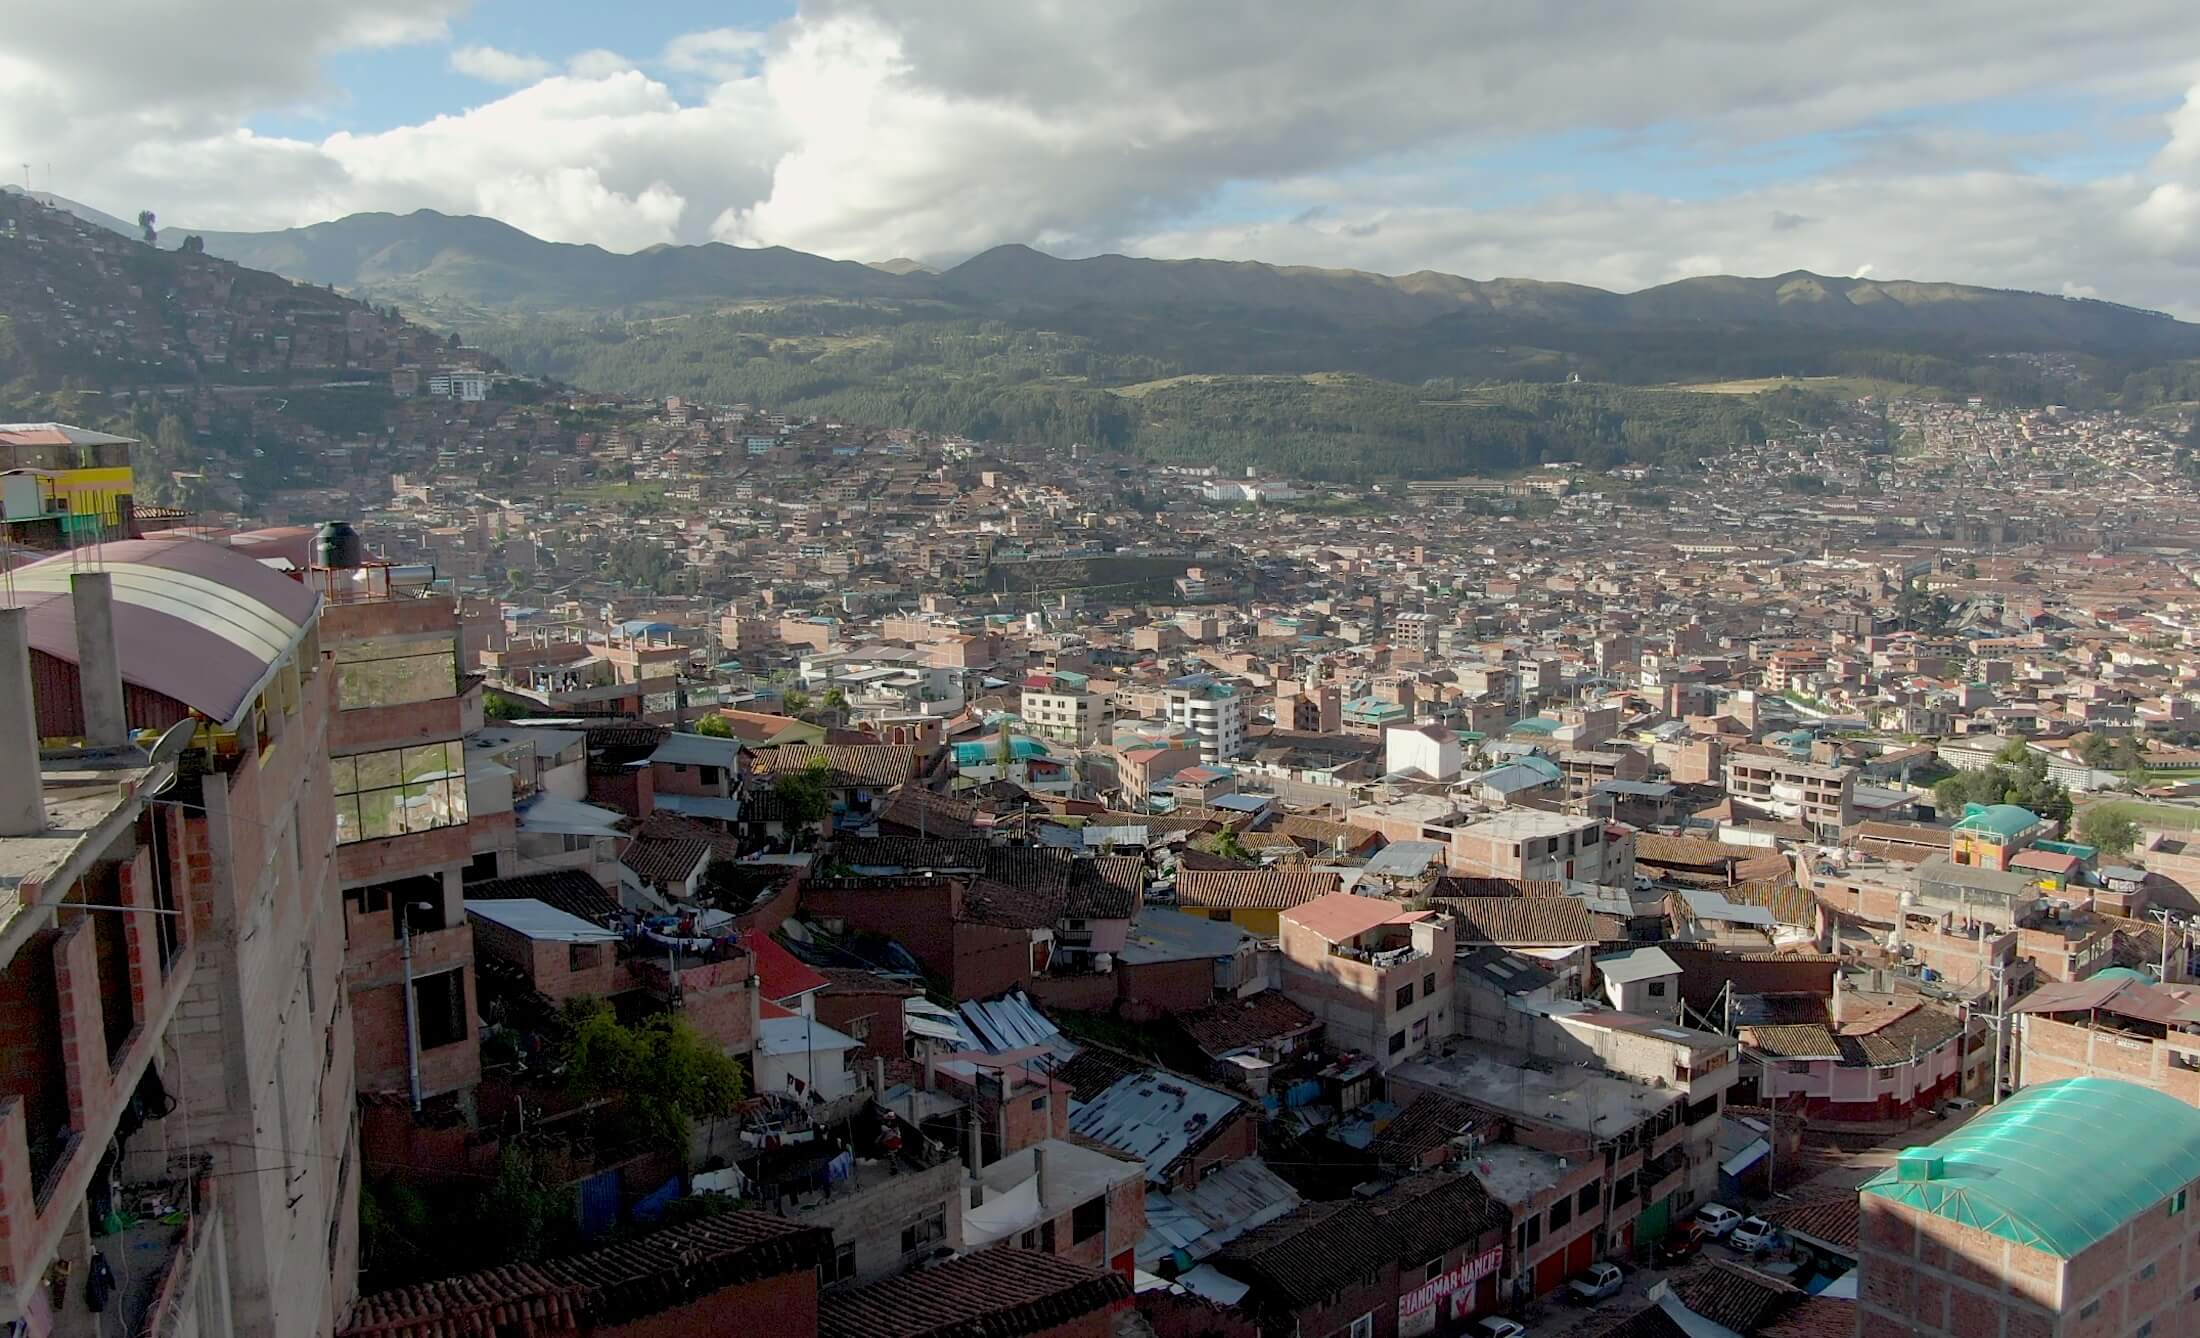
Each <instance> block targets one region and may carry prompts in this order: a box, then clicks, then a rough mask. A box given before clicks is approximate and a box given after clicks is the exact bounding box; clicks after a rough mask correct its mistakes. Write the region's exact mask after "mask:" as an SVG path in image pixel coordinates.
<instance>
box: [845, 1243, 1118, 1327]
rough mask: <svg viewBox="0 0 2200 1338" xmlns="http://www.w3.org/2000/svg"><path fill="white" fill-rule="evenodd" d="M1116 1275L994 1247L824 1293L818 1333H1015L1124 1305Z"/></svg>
mask: <svg viewBox="0 0 2200 1338" xmlns="http://www.w3.org/2000/svg"><path fill="white" fill-rule="evenodd" d="M1130 1296H1131V1285H1130V1283H1129V1282H1127V1281H1125V1280H1124V1278H1123V1276H1122V1275H1121V1274H1119V1273H1114V1272H1110V1271H1107V1270H1105V1269H1098V1268H1090V1267H1087V1266H1086V1265H1084V1264H1073V1263H1071V1262H1070V1261H1068V1260H1066V1259H1058V1258H1056V1257H1055V1256H1053V1255H1048V1254H1040V1253H1038V1252H1037V1251H1034V1250H1019V1249H1013V1248H1009V1247H998V1248H994V1249H990V1250H979V1251H977V1252H976V1253H974V1254H966V1255H964V1256H963V1257H962V1258H960V1259H955V1260H951V1261H950V1262H948V1263H945V1264H941V1265H939V1266H938V1267H935V1268H927V1269H924V1270H922V1271H919V1272H914V1273H905V1274H903V1275H901V1276H900V1277H895V1278H887V1279H885V1280H883V1281H880V1282H874V1283H872V1284H870V1285H869V1286H866V1287H857V1288H855V1289H854V1290H852V1291H844V1292H838V1293H835V1294H834V1295H831V1296H827V1297H825V1298H824V1299H823V1300H822V1301H821V1302H820V1303H819V1305H818V1314H817V1332H818V1338H1016V1335H1022V1334H1038V1333H1046V1332H1048V1331H1050V1330H1053V1329H1057V1328H1060V1327H1061V1326H1063V1325H1066V1324H1069V1323H1071V1322H1072V1321H1074V1320H1078V1319H1081V1318H1083V1317H1085V1316H1087V1315H1091V1314H1095V1313H1098V1312H1101V1311H1105V1310H1111V1309H1114V1308H1115V1307H1117V1306H1119V1305H1124V1304H1127V1303H1128V1302H1129V1300H1130Z"/></svg>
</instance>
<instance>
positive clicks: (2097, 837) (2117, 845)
mask: <svg viewBox="0 0 2200 1338" xmlns="http://www.w3.org/2000/svg"><path fill="white" fill-rule="evenodd" d="M2078 839H2079V840H2081V841H2083V842H2085V843H2086V844H2087V845H2089V846H2094V847H2097V848H2098V849H2099V850H2100V852H2101V853H2102V854H2104V855H2127V854H2130V853H2131V849H2132V847H2133V846H2136V845H2138V844H2139V824H2138V823H2136V822H2133V821H2132V820H2131V819H2130V818H2128V817H2125V816H2124V814H2123V812H2122V811H2121V810H2120V809H2118V808H2117V807H2116V806H2115V805H2114V804H2099V805H2096V806H2095V807H2093V808H2089V809H2087V810H2086V811H2085V812H2084V813H2082V814H2080V815H2079V817H2078Z"/></svg>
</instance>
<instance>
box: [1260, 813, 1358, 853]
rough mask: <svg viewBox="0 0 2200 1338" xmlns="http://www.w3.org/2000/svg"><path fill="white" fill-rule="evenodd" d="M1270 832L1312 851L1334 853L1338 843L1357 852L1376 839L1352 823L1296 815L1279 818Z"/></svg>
mask: <svg viewBox="0 0 2200 1338" xmlns="http://www.w3.org/2000/svg"><path fill="white" fill-rule="evenodd" d="M1269 831H1271V832H1272V833H1274V834H1275V835H1277V836H1281V837H1284V838H1286V839H1288V840H1291V841H1295V842H1298V843H1300V844H1302V845H1304V846H1306V847H1308V848H1310V849H1318V850H1323V851H1333V850H1335V849H1336V848H1337V842H1338V841H1340V840H1341V841H1343V842H1344V848H1345V849H1346V850H1357V849H1359V848H1360V847H1361V846H1363V845H1366V844H1367V843H1368V842H1369V841H1371V840H1373V839H1375V833H1373V832H1369V831H1362V830H1360V829H1358V828H1355V827H1353V826H1352V825H1351V824H1350V823H1344V822H1331V821H1330V820H1329V819H1327V818H1310V817H1307V816H1305V815H1304V814H1298V813H1294V814H1291V815H1289V816H1288V817H1284V818H1279V819H1278V820H1277V821H1276V825H1275V826H1273V827H1271V828H1269Z"/></svg>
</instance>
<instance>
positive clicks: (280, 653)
mask: <svg viewBox="0 0 2200 1338" xmlns="http://www.w3.org/2000/svg"><path fill="white" fill-rule="evenodd" d="M87 562H89V563H91V564H92V565H90V566H86V565H84V564H85V563H87ZM81 570H96V571H104V572H106V573H107V574H108V575H109V576H110V577H111V578H112V581H113V585H114V618H115V654H116V658H117V660H118V661H119V662H120V665H121V670H122V681H123V682H125V683H127V684H130V685H132V686H134V687H138V688H142V689H144V690H146V691H149V692H153V693H157V694H159V695H161V696H163V697H167V698H169V699H171V700H174V701H177V702H181V703H182V704H183V705H185V706H187V707H189V708H190V709H192V710H194V711H197V712H198V713H200V714H201V715H203V716H206V717H207V718H208V719H211V720H215V721H218V722H220V723H223V724H229V723H232V722H234V721H235V720H236V719H237V717H238V716H239V715H240V714H241V713H242V712H243V710H244V708H245V707H247V706H249V705H250V704H251V701H252V698H253V696H254V695H255V694H256V693H257V692H258V690H259V688H260V686H261V684H262V683H263V682H264V681H265V680H266V678H267V676H268V674H269V673H270V672H271V670H272V669H273V668H274V666H276V665H277V664H280V663H281V662H282V660H283V658H284V657H285V656H286V655H288V654H289V653H290V652H291V650H292V648H293V647H295V646H296V645H297V643H298V640H299V638H300V636H301V635H303V633H304V631H305V628H306V627H307V625H309V624H310V623H311V622H312V621H313V618H314V614H315V610H316V609H317V608H318V607H319V604H320V599H321V597H320V596H319V595H317V594H315V593H314V592H313V591H311V590H309V589H307V588H306V587H305V586H303V585H301V584H299V583H298V582H296V581H293V580H291V579H290V578H289V577H287V576H284V575H282V574H281V573H279V572H275V571H271V570H269V569H268V568H267V567H264V566H262V565H261V564H260V563H258V562H255V561H253V560H252V559H251V558H249V557H247V556H244V555H242V554H239V553H235V552H232V551H231V550H230V549H229V548H228V547H227V546H226V545H222V544H214V543H208V542H205V541H203V540H199V539H191V538H166V539H125V540H117V541H115V542H112V543H107V544H103V545H101V546H100V547H99V548H98V550H97V556H96V558H84V557H80V556H77V555H70V554H61V555H57V556H55V557H51V558H47V559H45V560H44V561H41V562H34V563H32V564H31V565H29V566H27V567H23V568H20V569H18V570H17V571H16V572H15V574H14V576H13V577H12V578H11V580H12V584H13V589H14V591H15V597H14V599H13V601H11V602H13V603H15V604H18V605H20V606H22V607H23V608H25V609H27V610H28V611H29V616H28V619H27V622H28V626H29V632H30V641H31V648H32V649H33V650H35V651H38V652H40V653H41V654H44V655H48V656H51V657H53V658H54V659H57V660H61V661H64V662H66V663H68V664H72V665H73V664H75V663H76V657H77V649H76V616H75V608H74V604H73V601H71V600H70V598H69V578H70V576H71V575H73V574H74V573H76V572H78V571H81Z"/></svg>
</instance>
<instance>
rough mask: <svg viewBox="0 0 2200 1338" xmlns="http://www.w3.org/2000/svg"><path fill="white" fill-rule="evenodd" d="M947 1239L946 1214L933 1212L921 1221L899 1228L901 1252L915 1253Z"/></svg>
mask: <svg viewBox="0 0 2200 1338" xmlns="http://www.w3.org/2000/svg"><path fill="white" fill-rule="evenodd" d="M945 1239H947V1215H946V1214H945V1213H944V1212H940V1213H934V1214H932V1215H931V1216H930V1217H927V1218H925V1219H923V1220H922V1221H918V1222H912V1223H910V1224H909V1225H908V1226H905V1227H903V1228H902V1229H901V1252H902V1253H903V1254H916V1253H917V1252H918V1251H920V1250H929V1249H931V1248H932V1247H933V1246H935V1245H937V1244H939V1243H940V1242H941V1241H943V1240H945Z"/></svg>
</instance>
